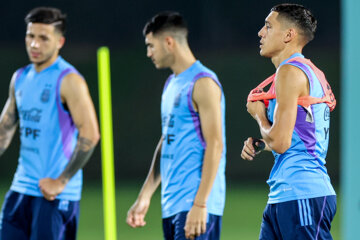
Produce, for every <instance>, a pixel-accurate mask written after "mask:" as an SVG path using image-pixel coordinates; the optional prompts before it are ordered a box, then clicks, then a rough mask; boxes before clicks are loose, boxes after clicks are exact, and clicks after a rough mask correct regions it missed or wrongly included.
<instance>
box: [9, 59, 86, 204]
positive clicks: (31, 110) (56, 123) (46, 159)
mask: <svg viewBox="0 0 360 240" xmlns="http://www.w3.org/2000/svg"><path fill="white" fill-rule="evenodd" d="M74 72H75V73H78V72H77V71H76V69H75V68H74V67H73V66H72V65H70V64H69V63H68V62H66V61H65V60H64V59H63V58H61V57H60V56H59V57H58V58H57V59H56V61H55V62H54V63H53V64H52V65H51V66H49V67H47V68H46V69H44V70H42V71H41V72H36V70H35V67H34V65H33V64H30V65H28V66H26V67H24V68H21V69H19V70H18V71H17V75H16V80H15V98H16V106H17V111H18V114H19V121H20V142H21V146H20V155H19V163H18V167H17V170H16V173H15V176H14V180H13V182H12V185H11V188H10V189H11V190H13V191H16V192H19V193H23V194H27V195H31V196H43V195H42V194H41V192H40V189H39V187H38V185H39V180H40V179H42V178H46V177H50V178H57V177H59V176H60V174H61V173H62V172H63V170H64V169H65V167H66V165H67V164H68V163H69V160H70V158H71V155H72V153H73V151H74V149H75V146H76V143H77V136H78V130H77V128H76V126H75V125H74V122H73V121H72V118H71V115H70V113H69V111H68V110H67V109H65V108H64V106H63V104H62V103H61V96H60V86H61V83H62V80H63V79H64V77H65V76H66V75H67V74H69V73H74ZM81 188H82V171H81V170H79V171H78V172H77V173H76V174H75V175H74V176H73V177H72V178H71V179H70V181H69V182H68V184H67V185H66V187H65V189H64V191H63V192H62V193H61V194H59V195H58V196H57V199H64V200H71V201H78V200H80V198H81Z"/></svg>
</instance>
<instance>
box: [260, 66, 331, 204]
mask: <svg viewBox="0 0 360 240" xmlns="http://www.w3.org/2000/svg"><path fill="white" fill-rule="evenodd" d="M284 62H285V61H284ZM289 64H291V65H293V66H296V67H298V68H300V69H302V70H303V71H304V72H305V74H306V75H307V77H308V80H309V86H310V96H312V97H316V98H321V97H322V96H323V95H324V92H323V90H322V87H321V84H320V81H319V79H317V77H316V75H315V74H314V72H313V71H312V69H311V68H310V66H308V65H306V64H301V63H300V64H299V63H289ZM275 105H276V99H272V100H270V102H269V106H268V109H267V114H268V119H269V121H270V122H271V123H272V122H273V117H274V110H275ZM329 127H330V111H329V107H328V106H327V104H326V103H320V104H313V105H310V107H309V108H307V109H305V108H304V107H302V106H300V105H298V106H297V118H296V122H295V127H294V131H293V134H292V139H291V146H290V148H289V149H288V150H287V151H286V152H285V153H283V154H278V153H276V152H274V151H273V154H274V157H275V163H274V167H273V169H272V171H271V173H270V177H269V180H268V184H269V185H270V194H269V202H271V203H275V202H282V201H288V200H294V199H301V198H307V197H317V195H320V196H324V195H333V194H335V192H334V190H333V188H332V186H331V184H330V180H329V177H328V175H327V170H326V167H325V163H326V161H325V158H326V153H327V149H328V143H329Z"/></svg>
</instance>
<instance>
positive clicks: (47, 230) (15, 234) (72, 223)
mask: <svg viewBox="0 0 360 240" xmlns="http://www.w3.org/2000/svg"><path fill="white" fill-rule="evenodd" d="M78 217H79V201H76V202H73V201H67V200H58V199H56V200H54V201H48V200H46V199H45V198H43V197H33V196H29V195H25V194H21V193H17V192H14V191H11V190H10V191H9V192H8V193H7V194H6V197H5V201H4V204H3V208H2V211H1V216H0V240H14V239H16V240H45V239H46V240H64V239H66V240H72V239H76V230H77V223H78Z"/></svg>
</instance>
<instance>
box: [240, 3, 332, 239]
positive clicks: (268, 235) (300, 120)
mask: <svg viewBox="0 0 360 240" xmlns="http://www.w3.org/2000/svg"><path fill="white" fill-rule="evenodd" d="M316 26H317V20H316V19H315V17H314V16H313V14H312V13H311V12H310V11H309V10H308V9H306V8H305V7H303V6H301V5H297V4H280V5H277V6H275V7H273V8H272V9H271V11H270V14H269V15H268V16H267V18H266V19H265V26H264V27H262V28H261V30H260V31H259V33H258V35H259V37H260V38H261V39H260V55H261V56H264V57H268V58H271V61H272V63H273V64H274V66H275V68H276V74H275V75H273V76H272V77H273V78H274V79H273V80H274V83H273V85H272V86H271V87H270V90H269V91H268V92H267V93H266V95H267V96H269V95H273V97H270V98H269V99H264V100H269V102H268V107H267V109H266V107H265V104H264V102H263V101H253V102H252V101H249V102H248V104H247V110H248V112H249V113H250V114H251V116H252V117H253V118H254V119H255V120H256V121H257V123H258V125H259V128H260V132H261V135H262V138H263V139H262V141H263V142H265V143H266V150H269V151H270V150H272V152H273V155H274V157H275V162H274V166H273V168H272V170H271V173H270V177H269V180H268V181H267V183H268V184H269V186H270V193H269V199H268V204H267V206H266V208H265V210H264V214H263V220H262V224H261V231H260V239H289V240H290V239H291V240H296V239H299V240H300V239H301V240H303V239H332V237H331V234H330V227H331V221H332V220H333V217H334V215H335V212H336V196H335V191H334V189H333V187H332V185H331V183H330V178H329V176H328V174H327V170H326V167H325V157H326V152H327V149H328V142H329V112H330V109H333V108H334V107H335V99H334V96H333V95H332V92H331V88H330V86H329V85H328V83H327V81H326V79H325V76H324V75H323V73H322V72H321V71H320V70H319V69H317V68H316V67H315V66H314V65H313V64H312V63H311V61H310V60H308V59H305V58H304V56H303V55H302V54H301V52H302V49H303V47H304V46H305V45H306V44H307V43H308V42H309V41H311V40H312V39H313V38H314V34H315V31H316ZM260 90H261V89H260ZM265 102H266V101H265ZM255 145H256V146H257V145H258V143H255ZM255 155H256V153H255V149H254V147H253V138H248V139H247V140H246V141H245V143H244V147H243V150H242V153H241V156H242V158H243V159H246V160H253V158H254V157H255Z"/></svg>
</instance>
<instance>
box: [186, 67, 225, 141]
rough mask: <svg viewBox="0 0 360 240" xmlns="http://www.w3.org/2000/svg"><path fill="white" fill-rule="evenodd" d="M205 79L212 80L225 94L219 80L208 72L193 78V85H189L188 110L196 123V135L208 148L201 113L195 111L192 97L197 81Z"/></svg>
mask: <svg viewBox="0 0 360 240" xmlns="http://www.w3.org/2000/svg"><path fill="white" fill-rule="evenodd" d="M205 77H208V78H211V79H212V80H213V81H214V82H215V83H216V84H217V85H218V86H219V87H220V89H221V92H223V89H222V86H221V84H220V82H219V80H218V79H217V78H216V76H214V75H213V74H210V73H207V72H200V73H198V74H197V75H196V76H195V77H194V78H193V80H192V81H191V83H190V85H189V90H188V93H187V103H188V108H189V111H190V113H191V116H192V119H193V122H194V127H195V129H196V133H197V135H198V137H199V139H200V141H201V144H202V146H203V147H204V148H206V142H205V139H204V136H203V134H202V131H201V124H200V118H199V113H198V112H196V111H195V108H194V106H193V101H192V95H193V91H194V85H195V83H196V81H197V80H199V79H200V78H205ZM222 95H223V94H221V97H223V96H222Z"/></svg>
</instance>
